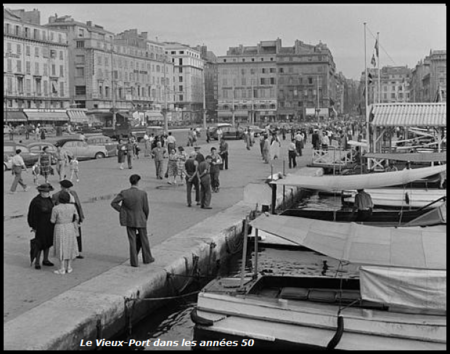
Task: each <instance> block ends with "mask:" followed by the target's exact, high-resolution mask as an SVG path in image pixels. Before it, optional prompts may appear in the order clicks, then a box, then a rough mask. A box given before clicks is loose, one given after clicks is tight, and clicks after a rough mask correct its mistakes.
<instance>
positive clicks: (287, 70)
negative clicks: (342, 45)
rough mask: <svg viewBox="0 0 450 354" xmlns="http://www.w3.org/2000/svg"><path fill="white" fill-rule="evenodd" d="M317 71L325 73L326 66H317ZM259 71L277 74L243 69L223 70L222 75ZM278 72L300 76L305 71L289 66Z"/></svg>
mask: <svg viewBox="0 0 450 354" xmlns="http://www.w3.org/2000/svg"><path fill="white" fill-rule="evenodd" d="M297 69H298V70H297ZM315 69H316V70H315V71H317V72H325V70H326V66H325V65H318V66H315ZM247 70H248V71H247ZM257 70H258V73H261V74H269V73H276V68H260V69H255V68H250V69H244V68H242V69H241V70H240V71H236V70H228V69H222V70H221V73H222V75H225V76H226V75H228V74H231V75H233V74H235V75H236V74H239V73H240V74H241V75H246V74H247V72H248V73H249V74H250V75H254V74H255V73H256V71H257ZM278 72H279V73H280V74H284V73H290V74H292V73H299V74H302V73H303V70H302V69H301V68H297V67H293V66H288V67H280V68H278Z"/></svg>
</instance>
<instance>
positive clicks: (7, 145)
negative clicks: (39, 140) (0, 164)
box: [3, 141, 40, 166]
mask: <svg viewBox="0 0 450 354" xmlns="http://www.w3.org/2000/svg"><path fill="white" fill-rule="evenodd" d="M17 149H20V150H22V152H21V154H20V156H22V158H23V162H25V165H26V166H33V165H34V164H35V163H36V162H37V161H38V160H39V156H40V153H38V152H32V151H30V150H29V149H28V147H27V146H26V145H25V144H21V143H16V142H15V141H4V142H3V155H4V157H3V160H4V161H5V159H6V160H7V159H8V157H13V156H14V155H15V154H16V150H17Z"/></svg>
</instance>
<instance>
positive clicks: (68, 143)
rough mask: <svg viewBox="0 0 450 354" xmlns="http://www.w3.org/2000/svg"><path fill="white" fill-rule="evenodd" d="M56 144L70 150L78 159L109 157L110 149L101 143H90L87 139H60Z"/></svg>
mask: <svg viewBox="0 0 450 354" xmlns="http://www.w3.org/2000/svg"><path fill="white" fill-rule="evenodd" d="M55 145H56V146H61V147H62V148H63V149H65V150H67V151H69V152H70V153H72V154H73V155H74V156H76V157H77V159H78V160H87V159H103V158H105V157H108V156H109V155H108V151H107V150H106V148H105V147H104V146H101V145H90V144H88V143H87V142H86V141H84V140H82V139H77V138H65V139H59V140H58V141H56V143H55Z"/></svg>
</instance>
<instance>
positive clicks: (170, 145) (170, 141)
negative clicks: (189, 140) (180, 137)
mask: <svg viewBox="0 0 450 354" xmlns="http://www.w3.org/2000/svg"><path fill="white" fill-rule="evenodd" d="M176 148H177V140H176V139H175V137H174V136H173V135H172V132H169V135H168V136H167V151H169V152H170V151H172V149H174V150H175V149H176ZM175 151H176V150H175Z"/></svg>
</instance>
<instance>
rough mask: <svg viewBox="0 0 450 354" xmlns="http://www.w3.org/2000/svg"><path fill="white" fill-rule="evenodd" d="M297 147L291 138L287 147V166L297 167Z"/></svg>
mask: <svg viewBox="0 0 450 354" xmlns="http://www.w3.org/2000/svg"><path fill="white" fill-rule="evenodd" d="M297 154H298V153H297V147H296V146H295V139H292V140H291V143H290V144H289V147H288V157H289V168H292V167H294V168H296V167H297Z"/></svg>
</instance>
